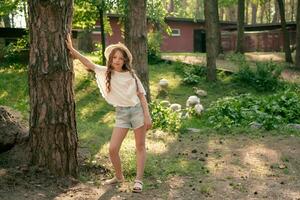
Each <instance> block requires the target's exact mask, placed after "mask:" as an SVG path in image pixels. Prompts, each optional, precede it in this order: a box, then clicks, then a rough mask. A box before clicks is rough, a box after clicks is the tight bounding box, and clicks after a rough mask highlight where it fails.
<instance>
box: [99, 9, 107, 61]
mask: <svg viewBox="0 0 300 200" xmlns="http://www.w3.org/2000/svg"><path fill="white" fill-rule="evenodd" d="M98 12H99V20H100V31H101V48H102V65H106V59H105V55H104V51H105V47H106V44H105V27H104V10H103V8H101V7H98Z"/></svg>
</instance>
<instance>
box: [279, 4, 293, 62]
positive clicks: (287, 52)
mask: <svg viewBox="0 0 300 200" xmlns="http://www.w3.org/2000/svg"><path fill="white" fill-rule="evenodd" d="M277 1H278V7H279V13H280V22H281V28H282V34H283V50H284V52H285V61H286V62H289V63H293V59H292V54H291V48H290V36H289V33H288V31H287V30H286V21H285V10H284V4H283V0H277Z"/></svg>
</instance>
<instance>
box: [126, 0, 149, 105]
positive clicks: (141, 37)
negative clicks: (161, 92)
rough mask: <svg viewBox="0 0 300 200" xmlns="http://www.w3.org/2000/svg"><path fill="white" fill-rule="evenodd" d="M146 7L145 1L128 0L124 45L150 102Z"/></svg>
mask: <svg viewBox="0 0 300 200" xmlns="http://www.w3.org/2000/svg"><path fill="white" fill-rule="evenodd" d="M146 5H147V3H146V0H128V12H127V15H126V17H125V43H126V45H127V47H128V48H129V50H130V51H131V53H132V56H133V62H132V65H133V68H134V69H135V70H136V72H137V76H138V77H139V78H140V79H141V82H142V83H143V85H144V87H145V90H146V92H147V96H146V97H147V100H148V101H150V100H151V99H150V97H151V96H150V88H149V70H148V64H147V63H148V60H147V25H146ZM137 19H138V20H137Z"/></svg>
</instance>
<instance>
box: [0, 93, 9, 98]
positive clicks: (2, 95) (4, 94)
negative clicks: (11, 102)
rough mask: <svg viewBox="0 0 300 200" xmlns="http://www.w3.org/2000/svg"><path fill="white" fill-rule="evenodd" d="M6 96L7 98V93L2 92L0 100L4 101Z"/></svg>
mask: <svg viewBox="0 0 300 200" xmlns="http://www.w3.org/2000/svg"><path fill="white" fill-rule="evenodd" d="M7 96H8V92H7V91H3V92H2V94H0V99H4V98H5V97H7Z"/></svg>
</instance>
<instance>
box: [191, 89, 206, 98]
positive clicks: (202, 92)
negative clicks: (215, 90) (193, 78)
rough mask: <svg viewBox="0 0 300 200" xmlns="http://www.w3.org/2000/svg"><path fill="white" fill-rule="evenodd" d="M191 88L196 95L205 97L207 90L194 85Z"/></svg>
mask: <svg viewBox="0 0 300 200" xmlns="http://www.w3.org/2000/svg"><path fill="white" fill-rule="evenodd" d="M193 89H194V91H195V93H196V95H197V96H200V97H206V96H207V92H206V91H205V90H202V89H199V88H196V87H194V88H193Z"/></svg>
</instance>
